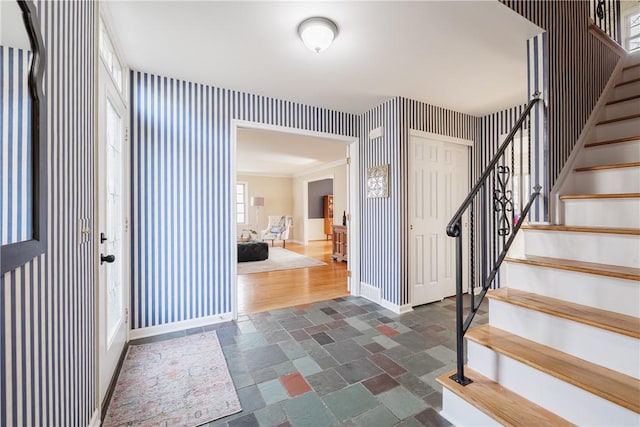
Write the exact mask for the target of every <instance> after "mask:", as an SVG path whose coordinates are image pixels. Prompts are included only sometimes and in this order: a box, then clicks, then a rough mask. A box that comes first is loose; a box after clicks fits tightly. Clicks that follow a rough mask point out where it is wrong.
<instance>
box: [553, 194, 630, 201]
mask: <svg viewBox="0 0 640 427" xmlns="http://www.w3.org/2000/svg"><path fill="white" fill-rule="evenodd" d="M639 197H640V193H613V194H563V195H562V196H560V200H571V199H637V198H639Z"/></svg>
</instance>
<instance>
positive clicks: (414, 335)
mask: <svg viewBox="0 0 640 427" xmlns="http://www.w3.org/2000/svg"><path fill="white" fill-rule="evenodd" d="M392 339H393V340H394V341H395V342H397V343H400V344H402V345H403V346H405V347H407V348H408V349H409V350H413V351H423V350H426V349H428V348H431V347H435V346H436V345H438V344H439V342H437V341H435V340H429V339H428V338H427V337H425V336H423V335H421V334H419V333H418V332H416V331H410V332H405V333H404V334H400V335H396V336H394V337H393V338H392Z"/></svg>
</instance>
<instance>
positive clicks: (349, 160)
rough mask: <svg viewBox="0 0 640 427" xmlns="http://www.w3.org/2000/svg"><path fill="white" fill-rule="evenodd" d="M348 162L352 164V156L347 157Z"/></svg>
mask: <svg viewBox="0 0 640 427" xmlns="http://www.w3.org/2000/svg"><path fill="white" fill-rule="evenodd" d="M347 164H348V165H350V164H351V157H347Z"/></svg>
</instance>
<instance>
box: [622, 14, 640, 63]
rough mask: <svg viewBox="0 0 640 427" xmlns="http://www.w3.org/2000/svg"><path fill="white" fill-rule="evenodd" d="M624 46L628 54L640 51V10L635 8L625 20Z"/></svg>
mask: <svg viewBox="0 0 640 427" xmlns="http://www.w3.org/2000/svg"><path fill="white" fill-rule="evenodd" d="M624 45H625V47H626V48H627V51H628V52H633V51H634V50H638V49H640V8H634V9H632V11H631V12H630V13H629V14H627V15H626V16H625V18H624Z"/></svg>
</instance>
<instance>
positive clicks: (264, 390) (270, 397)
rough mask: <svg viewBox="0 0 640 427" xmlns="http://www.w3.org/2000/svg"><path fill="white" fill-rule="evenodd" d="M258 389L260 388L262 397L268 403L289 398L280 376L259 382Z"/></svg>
mask: <svg viewBox="0 0 640 427" xmlns="http://www.w3.org/2000/svg"><path fill="white" fill-rule="evenodd" d="M258 390H260V394H261V395H262V399H263V400H264V402H265V403H266V404H267V405H272V404H274V403H277V402H281V401H283V400H286V399H288V398H289V394H288V393H287V390H286V389H285V388H284V385H282V382H281V381H280V379H279V378H276V379H275V380H270V381H267V382H264V383H261V384H258ZM282 421H284V420H282ZM282 421H280V422H282Z"/></svg>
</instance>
